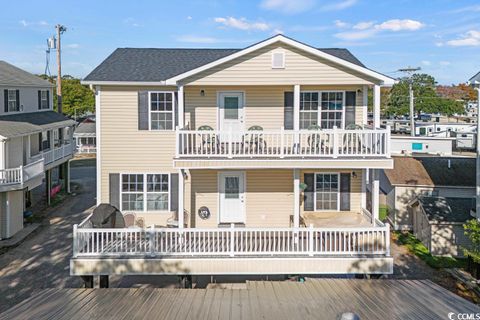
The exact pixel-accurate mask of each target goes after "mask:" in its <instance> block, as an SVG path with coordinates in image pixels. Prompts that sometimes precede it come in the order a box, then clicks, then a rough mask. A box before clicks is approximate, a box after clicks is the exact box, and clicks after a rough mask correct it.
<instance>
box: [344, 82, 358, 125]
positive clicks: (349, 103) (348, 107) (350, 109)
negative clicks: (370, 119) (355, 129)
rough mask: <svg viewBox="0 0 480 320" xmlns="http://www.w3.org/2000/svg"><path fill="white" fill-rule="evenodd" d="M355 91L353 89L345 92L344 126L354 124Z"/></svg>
mask: <svg viewBox="0 0 480 320" xmlns="http://www.w3.org/2000/svg"><path fill="white" fill-rule="evenodd" d="M356 100H357V93H356V92H355V91H347V92H345V128H346V127H348V126H349V125H352V124H355V105H356Z"/></svg>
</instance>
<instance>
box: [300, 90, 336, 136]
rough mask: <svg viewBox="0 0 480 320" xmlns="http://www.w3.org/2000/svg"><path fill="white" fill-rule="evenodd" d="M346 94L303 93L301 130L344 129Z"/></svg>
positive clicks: (301, 97) (301, 98)
mask: <svg viewBox="0 0 480 320" xmlns="http://www.w3.org/2000/svg"><path fill="white" fill-rule="evenodd" d="M344 106H345V92H301V93H300V129H308V128H311V127H313V126H320V127H321V128H322V129H333V127H334V126H337V128H343V121H344V113H345V108H344Z"/></svg>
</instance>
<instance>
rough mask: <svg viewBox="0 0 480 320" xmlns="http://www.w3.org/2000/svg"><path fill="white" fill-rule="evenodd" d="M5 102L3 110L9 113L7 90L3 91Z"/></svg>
mask: <svg viewBox="0 0 480 320" xmlns="http://www.w3.org/2000/svg"><path fill="white" fill-rule="evenodd" d="M3 101H4V102H5V106H4V107H3V110H4V111H5V112H8V90H7V89H5V90H3Z"/></svg>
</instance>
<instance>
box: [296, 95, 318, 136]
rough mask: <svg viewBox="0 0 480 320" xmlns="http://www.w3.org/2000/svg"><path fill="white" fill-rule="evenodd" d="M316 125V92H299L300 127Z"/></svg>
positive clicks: (306, 127)
mask: <svg viewBox="0 0 480 320" xmlns="http://www.w3.org/2000/svg"><path fill="white" fill-rule="evenodd" d="M317 125H318V92H301V93H300V129H308V128H310V127H312V126H317Z"/></svg>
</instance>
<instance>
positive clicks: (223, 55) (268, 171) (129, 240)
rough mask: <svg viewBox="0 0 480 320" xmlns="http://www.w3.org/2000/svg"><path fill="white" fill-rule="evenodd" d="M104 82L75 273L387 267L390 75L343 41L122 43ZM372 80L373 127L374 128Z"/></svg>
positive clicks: (97, 75) (96, 77) (97, 79)
mask: <svg viewBox="0 0 480 320" xmlns="http://www.w3.org/2000/svg"><path fill="white" fill-rule="evenodd" d="M83 83H84V84H89V85H91V86H92V87H93V88H94V89H95V94H96V120H97V122H96V124H97V128H96V134H97V201H98V203H99V204H100V203H110V204H112V205H114V206H116V207H117V208H118V209H120V210H121V212H122V213H123V214H124V215H127V216H128V221H131V225H132V226H131V227H129V228H123V229H94V228H91V226H90V223H89V221H88V219H86V220H85V221H84V222H82V223H81V224H79V225H76V226H75V227H74V256H73V258H72V260H71V273H72V275H82V276H93V275H109V274H177V275H192V274H208V275H212V274H319V273H325V274H333V273H340V274H345V273H351V274H354V273H377V274H381V273H391V272H392V266H393V261H392V257H391V256H390V251H389V242H390V240H389V229H388V226H385V225H384V224H382V223H381V222H380V221H379V220H378V201H379V200H378V197H379V180H378V179H379V178H378V170H379V169H385V168H392V167H393V160H392V159H391V158H390V151H389V145H390V130H389V128H387V129H381V128H380V87H381V86H391V85H392V84H393V83H394V80H393V79H392V78H390V77H388V76H385V75H383V74H381V73H378V72H375V71H373V70H371V69H368V68H367V67H365V66H364V65H363V64H362V63H361V62H360V61H359V60H358V59H357V58H356V57H354V56H353V55H352V54H351V53H350V52H349V51H348V50H346V49H319V48H315V47H312V46H309V45H306V44H303V43H301V42H298V41H296V40H293V39H291V38H288V37H285V36H283V35H277V36H274V37H272V38H269V39H266V40H264V41H262V42H259V43H256V44H253V45H251V46H249V47H247V48H245V49H134V48H122V49H117V50H116V51H114V52H113V53H112V54H111V55H110V56H109V57H108V58H107V59H106V60H105V61H103V62H102V63H101V64H100V65H99V66H98V67H97V68H95V69H94V70H93V71H92V72H91V73H90V74H89V75H88V76H87V77H86V78H85V79H84V80H83ZM369 89H373V97H374V98H373V106H374V107H373V113H374V126H373V127H369V126H368V125H367V103H368V98H367V97H368V90H369Z"/></svg>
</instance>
